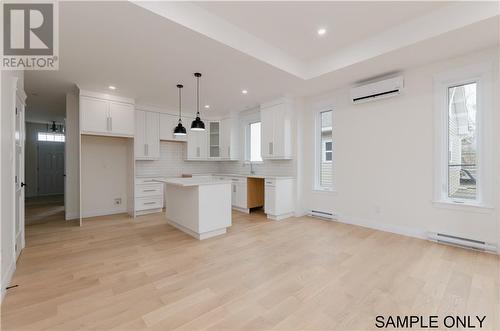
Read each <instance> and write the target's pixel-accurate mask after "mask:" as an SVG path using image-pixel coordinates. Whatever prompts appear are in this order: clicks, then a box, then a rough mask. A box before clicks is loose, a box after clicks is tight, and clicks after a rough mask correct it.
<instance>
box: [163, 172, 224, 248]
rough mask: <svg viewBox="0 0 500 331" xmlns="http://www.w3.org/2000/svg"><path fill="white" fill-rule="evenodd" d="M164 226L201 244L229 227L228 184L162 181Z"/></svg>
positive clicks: (167, 179)
mask: <svg viewBox="0 0 500 331" xmlns="http://www.w3.org/2000/svg"><path fill="white" fill-rule="evenodd" d="M155 181H157V182H161V183H164V184H165V200H166V201H167V203H166V217H167V222H168V223H169V224H171V225H172V226H175V227H176V228H178V229H179V230H181V231H183V232H185V233H187V234H189V235H191V236H193V237H194V238H196V239H198V240H203V239H207V238H211V237H214V236H218V235H221V234H224V233H226V229H227V228H228V227H230V226H231V182H230V181H225V180H218V179H212V178H164V179H156V180H155Z"/></svg>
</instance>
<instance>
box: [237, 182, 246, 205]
mask: <svg viewBox="0 0 500 331" xmlns="http://www.w3.org/2000/svg"><path fill="white" fill-rule="evenodd" d="M236 187H237V188H236V206H237V207H240V208H247V184H246V183H238V184H236Z"/></svg>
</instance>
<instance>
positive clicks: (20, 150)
mask: <svg viewBox="0 0 500 331" xmlns="http://www.w3.org/2000/svg"><path fill="white" fill-rule="evenodd" d="M15 112H16V128H15V130H16V132H15V145H16V146H15V147H16V161H15V162H16V164H15V172H16V174H15V181H14V182H15V190H16V198H15V199H16V200H15V215H16V216H15V217H16V219H15V240H16V245H15V252H16V258H18V257H19V255H20V254H21V250H22V249H23V248H24V187H25V186H26V184H25V178H24V144H25V139H26V136H25V123H24V105H23V104H22V103H21V102H20V101H19V99H17V101H16V110H15Z"/></svg>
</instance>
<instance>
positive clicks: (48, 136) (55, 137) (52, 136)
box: [38, 132, 66, 143]
mask: <svg viewBox="0 0 500 331" xmlns="http://www.w3.org/2000/svg"><path fill="white" fill-rule="evenodd" d="M38 141H48V142H61V143H63V142H65V141H66V137H65V136H64V134H62V133H53V132H38Z"/></svg>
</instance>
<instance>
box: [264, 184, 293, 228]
mask: <svg viewBox="0 0 500 331" xmlns="http://www.w3.org/2000/svg"><path fill="white" fill-rule="evenodd" d="M264 185H265V189H264V212H265V213H266V214H267V218H269V219H273V220H281V219H284V218H287V217H291V216H293V211H294V210H293V179H291V178H266V179H265V184H264Z"/></svg>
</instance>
